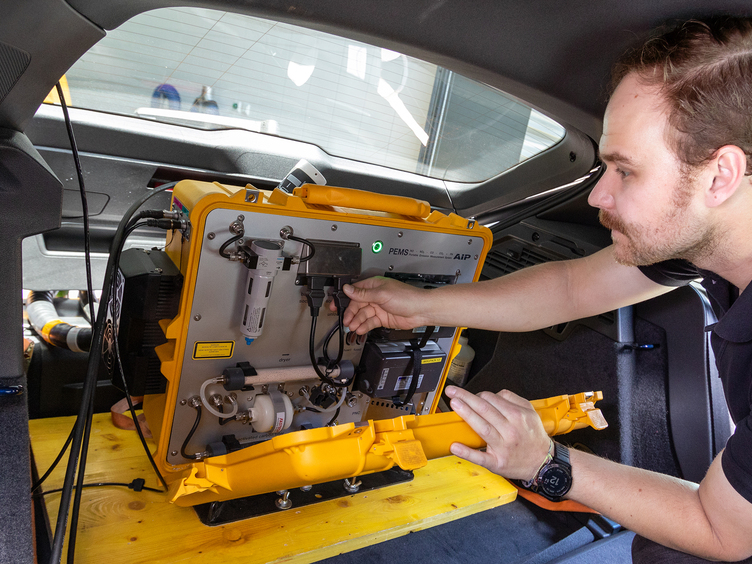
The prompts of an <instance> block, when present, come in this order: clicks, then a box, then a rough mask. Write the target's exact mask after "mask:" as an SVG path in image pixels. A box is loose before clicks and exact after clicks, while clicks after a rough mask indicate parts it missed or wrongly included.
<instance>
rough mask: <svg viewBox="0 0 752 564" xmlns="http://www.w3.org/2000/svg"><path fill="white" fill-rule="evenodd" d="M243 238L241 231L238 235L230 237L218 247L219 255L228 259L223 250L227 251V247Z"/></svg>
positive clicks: (228, 255) (228, 256)
mask: <svg viewBox="0 0 752 564" xmlns="http://www.w3.org/2000/svg"><path fill="white" fill-rule="evenodd" d="M242 238H243V232H242V231H241V232H240V234H239V235H235V237H230V238H229V239H228V240H227V241H225V242H224V243H222V246H221V247H219V254H220V255H222V256H223V257H225V258H226V259H229V258H230V254H229V253H225V250H227V247H229V246H230V245H232V244H233V243H234V242H235V241H237V240H239V239H242Z"/></svg>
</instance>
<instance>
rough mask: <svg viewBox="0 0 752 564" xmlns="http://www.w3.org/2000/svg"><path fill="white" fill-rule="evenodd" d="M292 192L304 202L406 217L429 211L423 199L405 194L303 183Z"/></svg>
mask: <svg viewBox="0 0 752 564" xmlns="http://www.w3.org/2000/svg"><path fill="white" fill-rule="evenodd" d="M293 194H294V195H295V196H299V197H300V198H302V199H303V200H305V201H306V203H308V204H314V205H322V206H337V207H341V208H354V209H358V210H370V211H378V212H388V213H396V214H399V215H404V216H406V217H421V218H424V217H428V216H429V214H430V213H431V206H430V205H429V204H428V202H424V201H423V200H416V199H415V198H408V197H405V196H390V195H388V194H374V193H373V192H366V191H365V190H355V189H353V188H337V187H336V186H319V185H318V184H303V186H300V187H299V188H295V190H293Z"/></svg>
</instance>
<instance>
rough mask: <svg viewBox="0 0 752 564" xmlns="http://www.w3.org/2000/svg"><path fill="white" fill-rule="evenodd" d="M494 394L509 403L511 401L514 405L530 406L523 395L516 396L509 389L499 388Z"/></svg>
mask: <svg viewBox="0 0 752 564" xmlns="http://www.w3.org/2000/svg"><path fill="white" fill-rule="evenodd" d="M496 396H497V397H499V398H500V399H502V400H505V401H508V402H509V403H513V404H514V405H518V406H520V407H528V408H529V407H531V404H530V402H529V401H527V400H526V399H525V398H523V397H520V396H518V395H517V394H515V393H514V392H510V391H509V390H501V391H500V392H499V393H498V394H496Z"/></svg>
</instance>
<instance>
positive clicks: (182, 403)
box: [180, 400, 188, 405]
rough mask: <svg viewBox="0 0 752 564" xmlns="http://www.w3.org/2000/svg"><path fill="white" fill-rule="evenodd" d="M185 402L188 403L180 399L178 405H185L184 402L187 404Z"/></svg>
mask: <svg viewBox="0 0 752 564" xmlns="http://www.w3.org/2000/svg"><path fill="white" fill-rule="evenodd" d="M187 403H188V402H187V401H186V400H180V405H185V404H187Z"/></svg>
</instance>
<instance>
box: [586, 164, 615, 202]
mask: <svg viewBox="0 0 752 564" xmlns="http://www.w3.org/2000/svg"><path fill="white" fill-rule="evenodd" d="M613 182H614V181H613V179H612V178H611V175H610V174H609V173H608V171H606V172H605V173H604V175H603V176H602V177H601V179H600V180H599V181H598V183H597V184H596V185H595V188H593V190H592V191H591V192H590V195H589V196H588V204H590V205H591V206H593V207H594V208H598V209H601V210H603V209H609V208H612V207H613V205H614V195H613V188H614V186H613Z"/></svg>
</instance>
